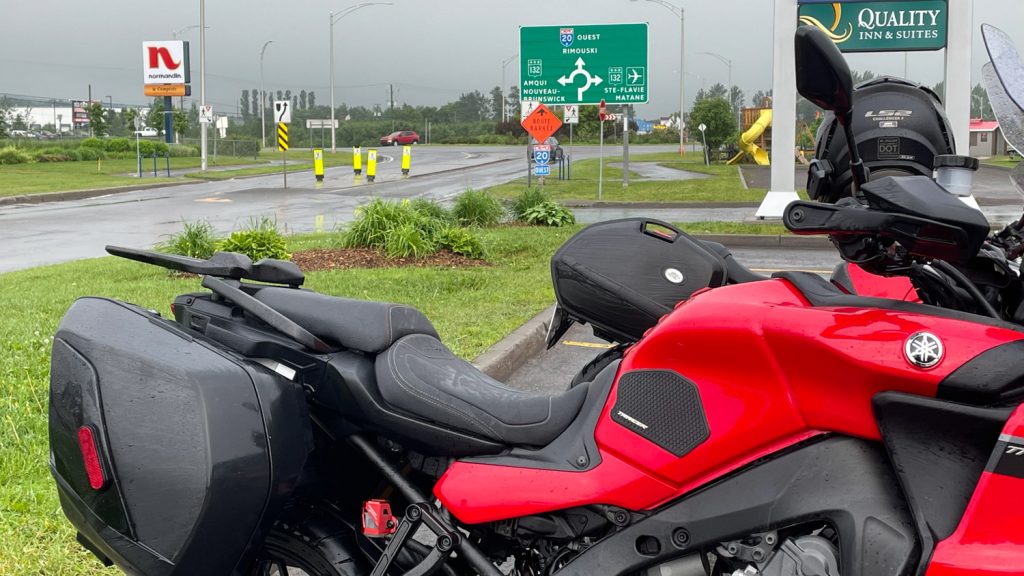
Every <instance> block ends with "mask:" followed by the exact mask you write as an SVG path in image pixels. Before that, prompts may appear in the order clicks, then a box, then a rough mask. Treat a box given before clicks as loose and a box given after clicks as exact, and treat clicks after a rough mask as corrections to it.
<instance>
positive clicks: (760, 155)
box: [727, 108, 772, 166]
mask: <svg viewBox="0 0 1024 576" xmlns="http://www.w3.org/2000/svg"><path fill="white" fill-rule="evenodd" d="M771 126H772V109H771V108H744V109H743V133H742V134H740V141H739V147H740V152H739V153H738V154H736V155H735V156H733V157H732V158H730V159H729V161H728V162H727V164H736V163H737V162H740V161H741V160H743V158H744V157H748V156H749V157H750V158H751V159H753V160H754V162H755V163H756V164H757V165H758V166H768V165H769V164H770V163H771V162H770V161H769V158H768V146H769V145H770V144H771Z"/></svg>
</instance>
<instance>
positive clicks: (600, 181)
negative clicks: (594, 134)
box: [597, 100, 604, 201]
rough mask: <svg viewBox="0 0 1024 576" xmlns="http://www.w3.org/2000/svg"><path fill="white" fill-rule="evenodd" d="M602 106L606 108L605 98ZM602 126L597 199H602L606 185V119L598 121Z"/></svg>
mask: <svg viewBox="0 0 1024 576" xmlns="http://www.w3.org/2000/svg"><path fill="white" fill-rule="evenodd" d="M601 107H602V108H604V100H601ZM597 125H598V126H600V127H601V130H600V132H601V139H600V142H601V144H600V145H599V146H598V150H600V152H599V153H598V160H597V199H598V201H600V200H601V190H602V187H603V186H604V121H603V120H599V121H598V123H597Z"/></svg>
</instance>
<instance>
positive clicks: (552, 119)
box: [523, 104, 562, 144]
mask: <svg viewBox="0 0 1024 576" xmlns="http://www.w3.org/2000/svg"><path fill="white" fill-rule="evenodd" d="M561 127H562V121H561V120H559V119H558V116H555V113H554V112H552V111H551V110H550V109H549V108H548V107H547V106H545V105H543V104H540V105H538V106H537V107H536V108H534V110H533V112H531V113H530V115H529V116H527V117H526V119H525V120H523V128H526V131H527V132H529V133H530V136H533V139H534V140H536V141H537V142H539V143H541V144H543V143H544V141H545V140H547V139H548V138H550V137H551V135H552V134H554V133H555V132H557V131H558V129H559V128H561Z"/></svg>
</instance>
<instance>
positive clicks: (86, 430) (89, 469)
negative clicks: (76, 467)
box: [78, 426, 107, 490]
mask: <svg viewBox="0 0 1024 576" xmlns="http://www.w3.org/2000/svg"><path fill="white" fill-rule="evenodd" d="M78 445H79V446H80V447H81V449H82V460H84V461H85V473H86V475H88V476H89V486H91V487H92V489H93V490H101V489H102V488H103V487H104V486H105V485H106V484H107V479H106V478H105V477H104V475H103V465H102V464H101V463H100V453H99V450H97V448H96V434H95V432H93V429H92V426H82V427H81V428H79V429H78Z"/></svg>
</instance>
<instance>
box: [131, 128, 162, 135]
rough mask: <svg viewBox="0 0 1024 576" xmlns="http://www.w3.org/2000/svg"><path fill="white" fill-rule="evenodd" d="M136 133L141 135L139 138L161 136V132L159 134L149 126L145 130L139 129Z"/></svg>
mask: <svg viewBox="0 0 1024 576" xmlns="http://www.w3.org/2000/svg"><path fill="white" fill-rule="evenodd" d="M135 133H136V134H137V135H139V136H142V137H147V136H159V135H160V133H159V132H157V129H156V128H150V127H149V126H146V127H144V128H141V129H139V130H136V131H135Z"/></svg>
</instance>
